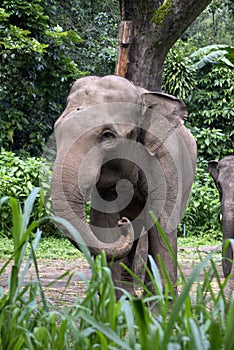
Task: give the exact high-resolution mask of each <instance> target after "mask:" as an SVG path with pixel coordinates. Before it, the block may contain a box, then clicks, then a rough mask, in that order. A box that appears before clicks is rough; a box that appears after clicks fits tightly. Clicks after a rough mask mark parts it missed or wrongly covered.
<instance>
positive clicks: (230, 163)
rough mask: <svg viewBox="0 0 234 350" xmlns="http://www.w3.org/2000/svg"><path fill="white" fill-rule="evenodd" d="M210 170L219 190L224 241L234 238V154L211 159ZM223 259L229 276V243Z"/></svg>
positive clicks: (230, 251)
mask: <svg viewBox="0 0 234 350" xmlns="http://www.w3.org/2000/svg"><path fill="white" fill-rule="evenodd" d="M208 170H209V172H210V174H211V176H212V177H213V179H214V181H215V185H216V187H217V189H218V190H219V195H220V201H221V214H222V225H223V242H225V240H226V239H230V238H234V156H227V157H224V158H222V159H221V160H219V161H215V160H212V161H209V162H208ZM226 258H228V259H224V260H223V272H224V275H225V276H228V275H229V274H230V273H231V270H232V262H231V261H230V260H229V259H231V260H232V259H233V251H232V247H231V246H230V245H229V246H228V248H227V251H226Z"/></svg>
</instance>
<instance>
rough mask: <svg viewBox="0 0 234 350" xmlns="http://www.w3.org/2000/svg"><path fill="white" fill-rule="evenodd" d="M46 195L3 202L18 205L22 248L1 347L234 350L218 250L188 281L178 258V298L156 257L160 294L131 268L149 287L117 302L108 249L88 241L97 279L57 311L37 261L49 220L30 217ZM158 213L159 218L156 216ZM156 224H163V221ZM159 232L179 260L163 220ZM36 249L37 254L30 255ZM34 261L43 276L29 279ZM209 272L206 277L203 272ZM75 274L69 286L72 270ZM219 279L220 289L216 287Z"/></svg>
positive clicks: (232, 317)
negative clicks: (95, 250) (95, 251)
mask: <svg viewBox="0 0 234 350" xmlns="http://www.w3.org/2000/svg"><path fill="white" fill-rule="evenodd" d="M38 194H39V189H34V190H33V191H32V193H31V195H30V196H29V197H28V198H27V200H26V201H25V203H24V206H23V207H21V206H20V205H19V203H18V202H17V201H16V200H15V199H14V198H12V197H4V198H3V199H2V200H1V204H2V203H9V206H10V208H11V213H12V234H13V241H14V251H13V252H12V256H11V258H10V259H8V260H7V261H6V262H5V264H4V265H3V266H2V268H1V270H0V275H2V274H3V272H4V271H5V269H6V267H7V265H9V264H11V275H10V276H9V284H8V288H7V289H5V290H4V289H3V288H1V290H0V350H1V349H2V350H18V349H19V350H21V349H33V350H37V349H40V350H42V349H43V350H45V349H54V350H60V349H61V350H66V349H79V350H80V349H82V350H83V349H84V350H85V349H90V350H91V349H101V350H105V349H112V350H113V349H127V350H130V349H132V350H133V349H134V350H138V349H139V350H140V349H142V350H157V349H159V350H165V349H168V350H177V349H197V350H203V349H212V350H216V349H217V350H220V349H225V350H226V349H227V350H228V349H230V350H231V349H234V337H233V322H234V297H233V296H232V299H231V302H230V304H227V302H226V299H225V293H224V288H225V285H226V283H227V280H225V281H224V282H221V279H220V276H219V274H218V271H217V268H216V261H215V256H214V253H211V254H209V255H208V256H207V257H206V258H205V259H204V260H201V261H200V263H199V264H198V265H197V266H195V267H194V269H193V271H192V274H191V276H190V277H189V278H188V279H186V278H185V276H184V274H183V271H182V270H181V268H180V266H179V264H178V263H177V261H176V258H175V257H174V259H175V261H176V263H177V264H178V269H179V274H180V277H179V279H178V288H179V294H178V296H177V295H176V293H175V291H174V286H172V285H171V283H170V280H169V278H168V275H167V271H166V270H165V268H164V266H163V263H162V261H160V264H161V269H162V270H163V274H164V280H165V281H166V286H165V288H163V286H162V282H161V279H160V274H159V270H158V267H157V265H156V264H155V263H154V261H153V259H152V258H151V257H150V260H151V267H152V269H151V271H152V272H150V271H148V273H149V274H150V277H151V282H152V285H153V286H154V289H155V292H151V291H149V290H148V289H147V287H146V286H145V285H144V284H143V283H142V282H141V280H140V279H139V278H138V277H137V276H136V275H135V274H134V273H133V272H131V273H132V275H133V276H134V278H135V280H136V284H138V286H139V287H141V288H142V289H143V291H144V293H143V294H142V297H139V298H135V297H133V296H131V295H129V294H128V293H127V292H126V291H123V296H122V297H121V299H120V300H116V296H115V287H114V285H113V282H112V278H111V271H110V270H109V268H108V267H107V261H106V257H105V254H104V253H102V254H100V255H99V256H97V257H96V258H95V259H94V258H92V257H91V256H90V253H89V251H88V249H87V247H86V246H85V245H82V246H81V249H82V251H83V253H84V255H85V257H86V259H87V261H88V263H89V264H90V267H91V270H92V277H91V280H90V281H88V280H86V279H85V278H84V281H85V283H86V292H85V295H84V297H83V298H77V300H76V301H75V302H74V304H73V305H72V306H66V305H64V306H63V307H59V308H57V307H56V305H52V304H50V302H49V301H48V300H47V298H46V296H45V293H44V290H43V287H42V285H41V283H40V277H39V273H38V266H37V260H36V249H37V247H38V244H40V236H41V231H40V229H39V226H40V222H41V220H42V219H40V220H38V221H33V222H31V221H30V217H31V213H32V208H33V205H34V203H35V201H36V200H37V197H38ZM152 218H153V219H154V220H155V218H154V216H153V215H152ZM54 221H56V222H57V223H60V224H63V225H64V226H65V227H66V229H68V230H69V231H70V232H71V234H73V236H74V239H79V242H80V239H81V238H80V237H79V234H78V232H77V231H76V230H75V229H74V227H72V225H71V224H70V223H68V222H66V221H64V220H62V219H60V218H54ZM155 224H156V225H158V223H157V221H156V220H155ZM158 229H159V230H160V232H161V235H162V237H163V239H164V241H165V243H166V244H167V246H168V249H169V251H170V253H171V254H172V257H173V252H172V250H171V248H170V246H169V243H168V241H167V237H166V236H165V234H164V232H163V231H162V230H161V228H160V226H159V225H158ZM28 246H29V247H30V251H31V253H30V255H29V257H27V258H26V256H25V251H26V248H27V247H28ZM27 256H28V255H27ZM31 265H34V267H35V270H36V272H37V278H36V279H35V280H30V281H29V282H26V279H25V276H26V275H27V273H28V270H29V267H30V266H31ZM202 271H203V272H204V281H201V280H200V277H199V274H200V273H201V272H202ZM67 277H68V284H69V280H70V277H69V273H68V274H67ZM214 280H216V281H217V282H216V283H217V284H218V292H215V291H214V290H213V287H212V283H213V281H214Z"/></svg>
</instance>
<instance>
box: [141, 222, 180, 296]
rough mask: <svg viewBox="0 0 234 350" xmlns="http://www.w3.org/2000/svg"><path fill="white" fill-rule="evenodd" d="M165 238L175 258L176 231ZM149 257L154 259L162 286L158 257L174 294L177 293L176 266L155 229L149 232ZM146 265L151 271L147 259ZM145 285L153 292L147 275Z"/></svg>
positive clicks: (163, 281) (163, 280) (162, 277)
mask: <svg viewBox="0 0 234 350" xmlns="http://www.w3.org/2000/svg"><path fill="white" fill-rule="evenodd" d="M167 238H168V240H169V243H170V246H171V248H172V250H173V252H174V255H175V257H177V230H174V231H172V232H171V233H170V234H167ZM149 255H151V256H152V257H153V258H154V261H155V262H156V264H157V266H158V268H159V271H160V275H161V280H162V283H163V286H164V287H165V278H164V276H163V273H162V271H161V268H160V264H159V259H158V256H160V257H161V259H162V262H163V265H164V268H165V270H166V272H167V274H168V276H169V278H170V281H171V283H172V285H173V287H174V290H175V292H177V288H176V282H177V265H176V263H175V261H174V260H173V258H172V256H171V254H170V253H169V251H168V249H167V247H166V245H165V243H164V241H163V239H162V237H161V235H160V233H159V232H158V230H157V229H156V227H153V228H151V229H150V231H149ZM147 265H148V267H149V268H150V270H151V267H150V262H149V259H148V261H147ZM145 283H146V284H147V285H148V288H149V289H150V290H151V291H153V292H154V290H153V289H152V285H151V282H150V278H149V276H148V274H146V278H145Z"/></svg>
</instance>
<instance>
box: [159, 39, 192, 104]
mask: <svg viewBox="0 0 234 350" xmlns="http://www.w3.org/2000/svg"><path fill="white" fill-rule="evenodd" d="M182 48H183V49H182ZM186 49H187V45H185V44H182V42H180V44H177V45H175V46H174V47H173V48H172V49H171V50H170V52H169V54H168V56H167V59H166V61H165V64H164V70H163V91H164V92H167V93H170V94H173V95H175V96H176V97H178V98H181V99H183V100H185V99H186V98H187V97H188V96H190V94H191V91H192V90H193V89H194V88H195V86H196V73H195V70H194V69H193V68H192V67H191V59H190V58H189V57H188V58H186V57H185V56H184V50H186Z"/></svg>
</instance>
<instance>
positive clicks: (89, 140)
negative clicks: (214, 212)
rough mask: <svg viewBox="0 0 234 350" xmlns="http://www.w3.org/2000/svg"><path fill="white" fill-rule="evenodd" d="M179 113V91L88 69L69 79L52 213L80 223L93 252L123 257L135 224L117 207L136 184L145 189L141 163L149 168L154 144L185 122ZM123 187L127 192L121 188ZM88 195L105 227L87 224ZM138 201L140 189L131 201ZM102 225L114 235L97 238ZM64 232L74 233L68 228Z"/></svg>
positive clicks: (59, 128) (124, 203)
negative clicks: (170, 92) (143, 86)
mask: <svg viewBox="0 0 234 350" xmlns="http://www.w3.org/2000/svg"><path fill="white" fill-rule="evenodd" d="M148 107H152V108H155V109H156V110H157V111H158V113H156V114H155V113H154V118H152V113H147V112H146V110H147V109H148ZM148 110H150V108H149V109H148ZM184 114H185V106H184V104H183V103H182V102H180V101H179V100H178V99H176V98H173V97H172V96H171V97H169V96H168V97H167V96H166V95H163V94H160V93H155V94H153V93H151V94H149V93H148V92H147V91H145V90H143V89H139V88H136V87H135V86H134V85H133V84H131V83H130V82H129V81H127V80H126V79H124V78H121V77H118V76H106V77H103V78H99V77H85V78H81V79H79V80H77V81H76V82H75V83H74V85H73V87H72V89H71V92H70V94H69V97H68V101H67V107H66V109H65V110H64V112H63V114H62V115H61V116H60V118H59V119H58V120H57V122H56V124H55V138H56V145H57V157H56V160H55V164H54V169H53V178H52V186H51V193H52V205H53V208H54V211H55V214H56V215H57V216H60V217H63V218H65V219H67V220H68V221H70V222H71V223H72V224H73V225H74V226H75V227H76V228H77V230H78V231H80V233H81V235H82V237H83V238H84V241H85V242H86V244H87V245H88V247H89V248H90V250H91V253H93V254H94V255H96V254H98V253H99V252H100V251H101V250H105V251H106V254H107V258H108V259H112V258H113V256H114V257H115V259H120V258H121V257H123V256H124V255H126V254H127V253H128V252H129V251H130V249H131V247H132V244H133V240H134V232H133V228H132V224H131V222H130V221H129V220H128V218H126V215H123V217H118V215H120V214H119V213H121V215H122V213H124V210H122V208H126V207H128V204H129V202H128V200H129V198H130V197H131V198H132V193H133V192H134V190H135V189H136V188H137V190H139V191H138V192H139V193H142V192H143V191H142V189H141V188H139V183H140V182H139V177H142V171H141V169H140V168H141V166H138V163H141V164H143V168H145V169H146V171H148V173H150V172H151V170H152V169H153V164H154V162H155V152H156V149H158V148H160V145H161V144H162V143H163V142H164V141H165V140H167V139H168V138H169V136H170V135H171V134H172V132H173V131H174V130H175V128H177V126H178V125H182V124H183V120H182V119H183V117H184ZM156 128H157V130H156ZM148 130H149V132H148ZM155 133H157V137H156V136H155ZM146 134H147V136H146ZM173 147H174V146H173V145H172V149H173ZM180 150H182V146H181V148H180ZM162 153H163V151H162ZM146 158H147V159H146ZM169 167H170V166H169ZM145 169H143V170H145ZM150 176H151V175H150ZM155 177H157V176H156V175H155V174H154V179H155ZM160 177H161V178H162V177H163V174H162V172H161V173H160V174H159V176H158V179H157V182H158V188H159V192H160V193H162V196H164V194H163V187H162V186H161V187H160V184H161V182H160V181H161V179H160ZM122 179H124V181H120V180H122ZM126 180H127V181H126ZM142 184H143V185H144V184H145V182H144V183H143V182H141V186H143V185H142ZM149 185H150V186H152V187H153V186H154V187H155V181H154V183H153V182H152V181H151V184H147V186H148V192H150V191H151V189H149ZM98 190H100V193H102V195H103V196H100V193H98ZM146 191H147V190H146ZM153 191H154V189H152V191H151V192H153ZM121 193H125V195H124V196H122V197H121V196H118V195H119V194H121ZM126 194H127V195H126ZM90 195H91V196H92V198H93V199H94V200H93V202H94V204H95V208H94V212H95V211H96V212H98V211H99V212H103V213H104V214H103V217H104V220H105V219H106V220H107V221H108V220H109V223H108V225H107V227H106V228H105V226H104V227H103V226H102V225H100V226H99V227H92V225H88V224H87V222H86V215H85V209H84V205H85V202H86V201H87V200H88V199H89V197H90ZM120 197H121V198H120ZM164 197H165V196H164ZM119 198H120V199H119ZM131 198H130V199H131ZM140 201H141V198H140V195H139V198H137V199H136V203H137V204H138V202H140ZM162 202H163V200H162ZM133 209H134V208H133ZM105 213H108V218H107V216H105ZM116 213H118V215H116ZM130 219H131V220H132V218H130ZM95 224H96V221H95ZM97 226H98V225H97ZM99 228H101V230H103V231H106V233H107V235H104V236H105V237H106V236H108V235H109V236H111V237H113V238H114V241H109V240H108V242H109V243H107V242H106V241H105V242H104V241H101V240H100V239H99V238H97V236H98V235H97V231H98V230H99ZM99 231H100V230H99ZM66 235H67V236H68V238H69V239H70V240H71V241H73V237H71V236H70V235H69V233H66Z"/></svg>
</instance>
